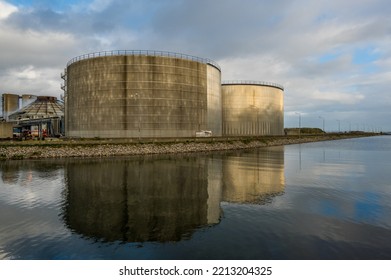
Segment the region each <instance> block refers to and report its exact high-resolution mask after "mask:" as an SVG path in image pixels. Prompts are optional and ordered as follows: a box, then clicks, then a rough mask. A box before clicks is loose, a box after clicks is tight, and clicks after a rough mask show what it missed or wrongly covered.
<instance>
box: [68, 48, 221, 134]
mask: <svg viewBox="0 0 391 280" xmlns="http://www.w3.org/2000/svg"><path fill="white" fill-rule="evenodd" d="M220 72H221V71H220V68H219V66H218V65H217V64H216V63H214V62H212V61H210V60H207V59H202V58H198V57H194V56H188V55H183V54H177V53H169V52H158V51H110V52H100V53H93V54H88V55H83V56H79V57H76V58H74V59H72V60H71V61H69V62H68V64H67V68H66V71H65V73H66V77H65V78H64V79H65V81H66V92H65V94H66V96H65V102H66V112H65V122H66V135H67V136H69V137H86V138H91V137H110V138H122V137H193V136H195V135H196V132H197V131H202V130H210V131H212V133H213V135H215V136H221V134H222V113H221V73H220Z"/></svg>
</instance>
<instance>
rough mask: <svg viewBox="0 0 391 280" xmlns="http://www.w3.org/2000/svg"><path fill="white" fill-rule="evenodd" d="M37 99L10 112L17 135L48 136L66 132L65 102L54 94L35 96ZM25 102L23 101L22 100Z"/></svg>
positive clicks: (27, 136) (15, 134)
mask: <svg viewBox="0 0 391 280" xmlns="http://www.w3.org/2000/svg"><path fill="white" fill-rule="evenodd" d="M34 99H35V101H33V102H32V103H30V102H25V104H28V105H26V106H23V107H22V108H20V109H19V110H17V111H16V112H13V113H12V114H8V116H7V118H8V122H10V123H13V127H14V136H16V137H25V138H29V137H47V136H60V135H63V134H64V104H63V102H61V101H59V100H57V98H56V97H52V96H35V97H34ZM22 103H23V102H22Z"/></svg>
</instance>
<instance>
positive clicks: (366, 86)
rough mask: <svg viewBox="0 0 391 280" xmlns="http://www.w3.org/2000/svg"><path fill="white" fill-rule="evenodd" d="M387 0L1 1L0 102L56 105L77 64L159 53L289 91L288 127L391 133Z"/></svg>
mask: <svg viewBox="0 0 391 280" xmlns="http://www.w3.org/2000/svg"><path fill="white" fill-rule="evenodd" d="M390 14H391V5H390V4H389V1H388V0H317V1H310V0H273V1H267V0H81V1H79V0H78V1H75V0H70V1H65V0H61V1H49V0H38V1H32V0H0V93H6V92H10V93H17V94H35V95H50V96H57V97H60V95H61V94H62V90H61V88H60V86H61V83H62V80H61V77H60V73H61V72H63V71H64V68H65V66H66V64H67V62H68V61H69V60H70V59H72V58H73V57H76V56H79V55H82V54H86V53H91V52H98V51H106V50H159V51H170V52H179V53H184V54H189V55H194V56H198V57H201V58H208V59H211V60H214V61H215V62H217V63H218V65H220V67H221V69H222V80H223V81H226V80H253V81H265V82H273V83H278V84H281V85H283V86H284V88H285V91H284V109H285V127H298V126H299V124H300V125H301V127H319V128H323V123H324V128H325V130H326V131H339V130H341V131H346V130H366V131H391V121H390V119H391V95H390V93H389V91H388V90H389V88H390V87H389V85H390V81H391V56H390V54H391V17H390V16H389V15H390Z"/></svg>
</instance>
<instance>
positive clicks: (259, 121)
mask: <svg viewBox="0 0 391 280" xmlns="http://www.w3.org/2000/svg"><path fill="white" fill-rule="evenodd" d="M222 100H223V135H224V136H251V135H254V136H256V135H282V134H283V132H284V88H283V87H282V86H281V85H278V84H274V83H266V82H257V81H226V82H223V84H222Z"/></svg>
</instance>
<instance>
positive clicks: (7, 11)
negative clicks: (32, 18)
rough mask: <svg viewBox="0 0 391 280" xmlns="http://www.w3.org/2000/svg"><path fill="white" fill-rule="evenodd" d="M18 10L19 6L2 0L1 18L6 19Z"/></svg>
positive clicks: (0, 7) (0, 4)
mask: <svg viewBox="0 0 391 280" xmlns="http://www.w3.org/2000/svg"><path fill="white" fill-rule="evenodd" d="M17 10H18V8H17V7H15V6H13V5H11V4H9V3H7V2H4V1H0V20H4V19H6V18H8V17H9V16H10V15H11V14H13V13H15V12H16V11H17Z"/></svg>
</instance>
